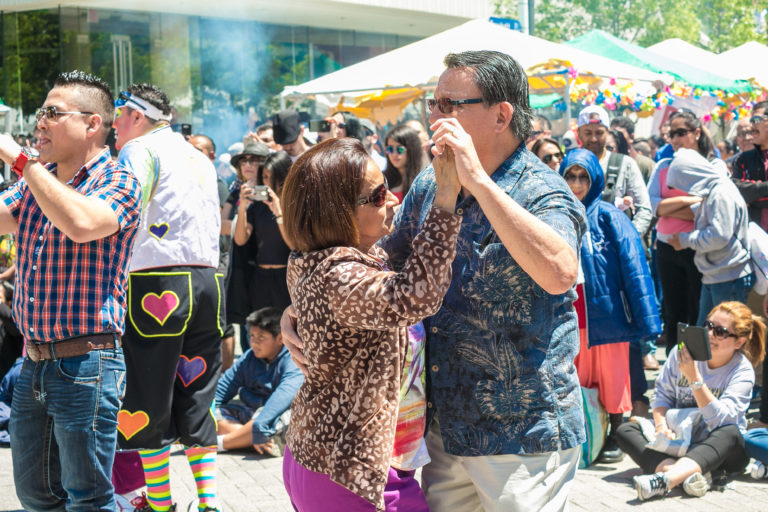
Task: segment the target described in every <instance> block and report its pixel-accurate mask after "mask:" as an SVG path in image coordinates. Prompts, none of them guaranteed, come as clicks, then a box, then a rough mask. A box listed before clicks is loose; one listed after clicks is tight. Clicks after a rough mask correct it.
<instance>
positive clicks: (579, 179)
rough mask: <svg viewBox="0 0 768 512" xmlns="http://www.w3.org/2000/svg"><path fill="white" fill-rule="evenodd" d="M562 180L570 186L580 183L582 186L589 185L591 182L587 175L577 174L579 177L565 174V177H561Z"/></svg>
mask: <svg viewBox="0 0 768 512" xmlns="http://www.w3.org/2000/svg"><path fill="white" fill-rule="evenodd" d="M563 178H565V181H566V182H568V183H571V184H572V183H577V182H580V183H581V184H583V185H589V182H590V181H591V180H590V179H589V174H579V175H576V174H570V173H569V174H566V175H565V176H563Z"/></svg>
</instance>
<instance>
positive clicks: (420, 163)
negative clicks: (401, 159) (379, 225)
mask: <svg viewBox="0 0 768 512" xmlns="http://www.w3.org/2000/svg"><path fill="white" fill-rule="evenodd" d="M390 139H391V140H393V141H395V142H397V143H398V144H400V145H401V146H404V147H405V157H406V158H405V178H403V176H402V175H401V174H400V171H398V170H397V168H396V167H395V166H394V165H392V162H391V161H390V160H389V156H387V168H386V169H384V177H385V178H387V183H388V184H389V187H390V188H394V187H398V186H400V185H401V184H402V185H403V196H405V194H407V193H408V189H409V188H411V184H412V183H413V180H415V179H416V176H418V175H419V172H421V170H422V169H424V167H426V166H427V159H426V158H425V157H426V155H425V154H424V149H423V148H422V147H421V139H420V138H419V133H418V132H417V131H416V130H414V129H413V128H411V127H410V126H408V125H406V124H398V125H396V126H395V127H394V128H392V129H391V130H389V132H388V133H387V136H386V137H384V143H385V144H389V140H390Z"/></svg>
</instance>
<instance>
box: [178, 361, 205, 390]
mask: <svg viewBox="0 0 768 512" xmlns="http://www.w3.org/2000/svg"><path fill="white" fill-rule="evenodd" d="M207 368H208V365H207V364H205V359H203V358H202V357H200V356H197V357H193V358H192V359H189V358H188V357H187V356H185V355H182V356H181V357H179V362H178V363H176V375H178V376H179V379H180V380H181V383H182V384H184V387H185V388H186V387H187V386H189V385H190V384H192V383H193V382H194V381H196V380H197V379H198V378H199V377H200V376H202V375H203V374H204V373H205V370H206V369H207Z"/></svg>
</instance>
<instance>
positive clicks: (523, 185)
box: [380, 144, 586, 456]
mask: <svg viewBox="0 0 768 512" xmlns="http://www.w3.org/2000/svg"><path fill="white" fill-rule="evenodd" d="M491 179H492V180H493V181H494V182H495V183H496V184H497V185H498V186H499V187H501V188H502V189H503V190H504V191H505V192H506V193H507V194H509V196H510V197H511V198H512V199H514V200H515V201H516V202H517V203H518V204H520V205H521V206H523V207H524V208H525V209H526V210H528V211H529V212H530V213H532V214H533V215H535V216H536V217H537V218H539V219H540V220H542V221H543V222H545V223H546V224H547V225H549V226H550V227H552V228H553V229H554V230H555V231H556V232H557V233H558V234H559V235H560V236H562V237H563V238H564V239H565V240H566V241H567V242H568V244H569V245H570V246H571V247H572V248H573V250H574V251H575V253H576V254H577V255H578V254H579V244H580V240H581V235H582V233H583V232H584V230H585V228H586V225H585V218H586V216H585V212H584V207H583V206H582V204H581V202H580V201H579V200H578V199H576V197H574V196H573V195H572V194H571V191H570V190H569V188H568V185H567V184H566V183H565V181H564V180H563V179H562V178H561V177H560V176H559V175H558V174H557V173H556V172H554V171H552V170H551V169H550V168H549V167H547V166H546V165H544V164H543V163H542V162H541V161H540V160H539V159H538V158H537V157H536V156H535V155H534V154H533V153H531V152H530V151H528V150H527V149H526V148H525V145H523V144H521V145H520V147H519V148H518V149H517V150H516V151H515V152H514V153H513V154H512V155H511V156H510V157H509V158H508V159H507V160H506V161H505V162H504V163H503V164H502V165H501V167H499V168H498V169H497V170H496V171H495V172H494V173H493V175H492V176H491ZM435 191H436V184H435V175H434V170H433V169H432V167H431V166H430V167H428V168H427V169H425V170H424V171H422V172H421V173H420V175H419V176H418V178H417V179H416V180H415V181H414V183H413V185H412V186H411V189H410V191H409V192H408V195H407V196H406V197H405V199H404V201H403V204H402V207H401V208H400V210H399V212H398V214H397V216H396V218H395V228H394V230H393V232H392V234H391V235H389V236H388V237H386V238H384V239H382V241H381V242H380V245H381V246H382V248H383V249H384V250H385V251H387V253H388V254H389V256H390V263H391V264H392V265H393V266H394V267H395V268H399V267H400V265H402V263H403V262H404V261H405V259H406V258H407V256H408V254H409V252H410V251H411V241H412V240H413V238H414V237H415V236H416V234H417V233H418V232H419V229H420V226H421V225H422V223H423V222H424V219H425V218H426V216H427V214H428V212H429V210H430V207H431V206H432V202H433V200H434V197H435ZM455 212H456V214H458V215H461V216H462V217H463V221H462V225H461V231H460V234H459V240H458V244H457V254H456V258H455V259H454V261H453V266H452V271H453V280H452V282H451V285H450V288H449V290H448V293H447V294H446V296H445V299H444V300H443V305H442V307H441V308H440V310H439V311H438V312H437V314H435V315H434V316H432V317H430V318H428V319H426V320H424V325H425V327H426V329H427V365H426V372H427V379H428V402H427V424H428V425H429V423H430V422H431V421H432V419H433V418H434V415H435V414H438V415H439V422H440V431H441V434H442V438H443V443H444V446H445V450H446V451H447V452H448V453H450V454H453V455H458V456H483V455H498V454H536V453H544V452H551V451H555V450H563V449H569V448H573V447H576V446H578V445H580V444H581V443H582V442H583V441H584V439H585V435H584V419H583V413H582V407H581V389H580V387H579V379H578V377H577V375H576V369H575V367H574V365H573V359H574V357H575V356H576V354H577V353H578V350H579V335H578V325H577V321H576V313H575V311H574V309H573V301H574V300H575V299H576V292H575V289H573V288H572V289H571V290H569V291H568V292H567V293H564V294H562V295H550V294H548V293H547V292H545V291H544V290H543V289H542V288H541V287H539V286H538V285H537V284H536V283H535V282H534V281H533V280H532V279H531V278H530V277H529V276H528V274H526V273H525V272H524V271H523V270H522V269H521V268H520V266H519V265H518V264H517V263H516V262H515V261H514V260H513V259H512V257H511V256H510V254H509V252H508V251H507V250H506V248H505V247H504V246H503V245H502V243H501V241H500V239H499V237H498V236H497V234H496V233H495V231H494V230H493V229H492V227H491V223H490V222H489V221H488V219H487V218H486V216H485V215H484V214H483V211H482V210H481V209H480V206H479V204H478V203H477V201H476V200H475V198H474V197H472V196H467V197H463V198H460V199H459V201H458V203H457V204H456V210H455Z"/></svg>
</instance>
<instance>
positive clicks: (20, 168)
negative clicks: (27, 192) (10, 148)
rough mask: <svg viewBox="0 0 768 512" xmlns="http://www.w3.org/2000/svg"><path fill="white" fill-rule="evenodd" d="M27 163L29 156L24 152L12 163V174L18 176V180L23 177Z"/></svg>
mask: <svg viewBox="0 0 768 512" xmlns="http://www.w3.org/2000/svg"><path fill="white" fill-rule="evenodd" d="M28 161H29V155H27V154H26V153H25V152H24V151H22V152H21V153H19V156H17V157H16V160H15V161H14V162H13V167H12V169H13V172H15V173H16V174H18V175H19V178H21V177H22V176H23V175H24V167H25V166H26V165H27V162H28Z"/></svg>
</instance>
